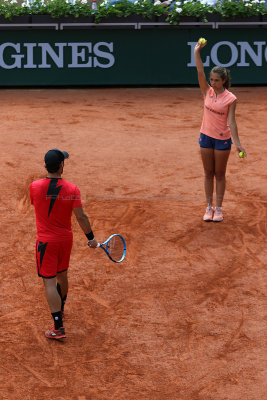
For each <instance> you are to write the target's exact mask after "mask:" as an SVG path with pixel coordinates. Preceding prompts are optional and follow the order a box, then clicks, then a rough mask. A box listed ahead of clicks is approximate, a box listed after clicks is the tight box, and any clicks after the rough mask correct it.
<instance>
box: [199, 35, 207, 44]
mask: <svg viewBox="0 0 267 400" xmlns="http://www.w3.org/2000/svg"><path fill="white" fill-rule="evenodd" d="M198 43H199V44H206V43H207V40H206V39H204V38H203V37H202V38H200V39H199V40H198Z"/></svg>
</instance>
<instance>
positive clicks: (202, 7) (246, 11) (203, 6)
mask: <svg viewBox="0 0 267 400" xmlns="http://www.w3.org/2000/svg"><path fill="white" fill-rule="evenodd" d="M209 14H220V15H221V16H222V19H225V18H228V17H241V18H246V17H249V16H252V15H264V14H267V2H266V1H265V0H234V1H233V0H217V2H214V4H213V5H209V4H207V3H201V2H200V1H196V2H195V1H194V0H185V1H184V2H183V5H182V6H181V2H180V1H177V2H176V3H175V5H174V7H173V8H172V10H171V12H170V13H169V16H168V18H167V19H166V20H167V21H168V22H170V23H171V24H174V25H177V24H179V21H180V18H181V17H182V16H191V17H196V18H199V19H200V20H201V21H202V22H208V19H209Z"/></svg>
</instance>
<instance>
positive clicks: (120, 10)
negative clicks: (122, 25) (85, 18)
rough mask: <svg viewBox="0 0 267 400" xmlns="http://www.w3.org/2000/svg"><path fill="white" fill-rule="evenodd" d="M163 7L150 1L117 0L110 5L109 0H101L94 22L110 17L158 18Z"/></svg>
mask: <svg viewBox="0 0 267 400" xmlns="http://www.w3.org/2000/svg"><path fill="white" fill-rule="evenodd" d="M164 10H165V7H164V5H163V4H161V3H160V2H159V3H158V4H155V3H153V1H151V0H135V1H134V2H131V1H128V0H118V1H116V2H115V4H111V2H110V0H103V1H102V2H101V3H100V4H99V6H98V9H97V12H96V14H95V21H96V22H101V20H102V19H103V18H107V17H110V16H116V17H119V18H120V17H129V16H130V15H140V16H142V17H144V18H149V19H152V18H153V17H154V16H160V15H162V14H163V13H164Z"/></svg>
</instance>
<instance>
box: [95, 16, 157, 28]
mask: <svg viewBox="0 0 267 400" xmlns="http://www.w3.org/2000/svg"><path fill="white" fill-rule="evenodd" d="M140 22H146V23H147V22H149V23H153V22H156V17H153V18H152V19H150V18H144V17H142V16H141V15H129V16H128V17H116V16H110V17H108V18H103V19H101V20H100V21H99V22H98V23H99V24H102V23H104V24H110V26H111V27H112V29H131V28H134V25H132V26H131V25H126V24H131V23H132V24H134V23H140ZM112 24H120V25H112ZM124 24H125V26H124ZM96 27H97V26H96ZM99 28H103V26H101V25H100V26H99Z"/></svg>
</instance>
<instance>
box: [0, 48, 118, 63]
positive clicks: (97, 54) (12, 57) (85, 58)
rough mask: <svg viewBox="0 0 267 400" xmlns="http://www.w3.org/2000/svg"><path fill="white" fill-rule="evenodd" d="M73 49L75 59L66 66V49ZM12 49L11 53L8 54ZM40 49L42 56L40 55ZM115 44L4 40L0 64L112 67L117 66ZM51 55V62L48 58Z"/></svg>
mask: <svg viewBox="0 0 267 400" xmlns="http://www.w3.org/2000/svg"><path fill="white" fill-rule="evenodd" d="M66 48H70V49H71V62H70V63H67V65H65V63H64V49H66ZM7 50H9V53H10V54H9V56H7ZM37 50H40V55H39V57H37ZM112 53H113V43H106V42H98V43H95V44H93V43H90V42H89V43H55V44H54V45H53V46H52V45H50V44H49V43H22V44H20V43H2V44H0V67H1V68H4V69H14V68H26V69H29V68H40V69H44V68H52V67H56V68H64V67H67V68H97V67H99V68H110V67H112V65H114V62H115V59H114V55H113V54H112ZM48 56H50V57H49V58H50V61H48ZM39 60H40V61H39Z"/></svg>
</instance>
